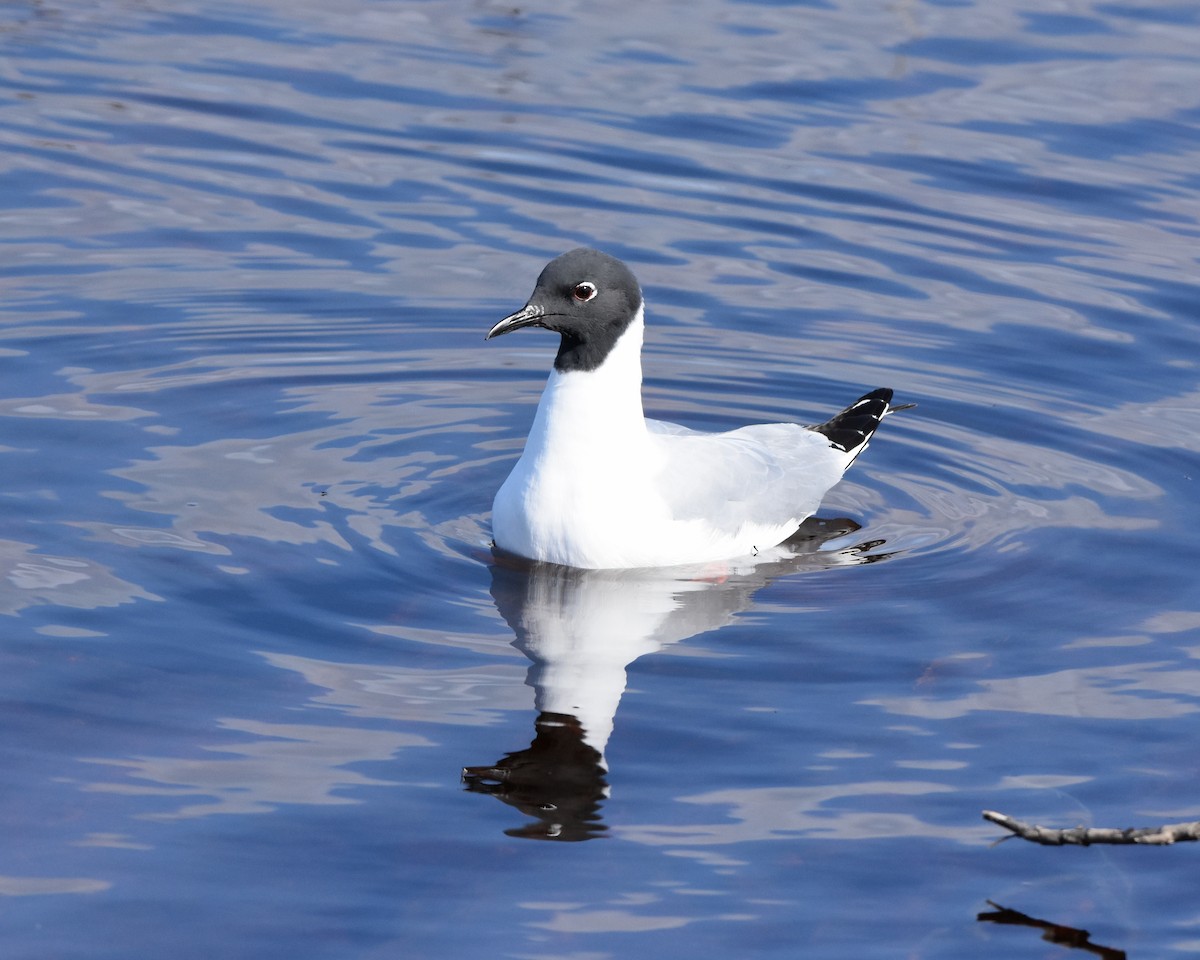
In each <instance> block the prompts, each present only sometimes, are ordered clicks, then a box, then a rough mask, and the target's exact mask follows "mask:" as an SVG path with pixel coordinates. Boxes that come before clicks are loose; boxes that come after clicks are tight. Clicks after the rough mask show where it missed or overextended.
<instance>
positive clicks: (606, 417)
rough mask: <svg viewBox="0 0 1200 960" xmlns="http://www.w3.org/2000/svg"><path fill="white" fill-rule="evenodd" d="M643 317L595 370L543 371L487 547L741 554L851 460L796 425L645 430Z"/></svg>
mask: <svg viewBox="0 0 1200 960" xmlns="http://www.w3.org/2000/svg"><path fill="white" fill-rule="evenodd" d="M643 331H644V323H643V316H642V309H641V308H640V307H639V308H638V310H637V313H636V316H635V317H634V318H633V320H632V322H631V323H630V324H629V326H628V328H627V329H625V331H624V332H623V333H622V334H621V335H620V337H619V338H618V339H617V340H616V342H615V343H614V344H613V346H612V349H611V351H610V352H609V353H608V354H607V356H606V357H605V359H604V361H603V363H601V364H600V365H599V366H598V367H596V368H595V369H593V370H586V371H584V370H570V371H567V372H560V371H559V370H553V371H551V373H550V379H549V381H548V382H547V384H546V389H545V391H544V392H543V394H542V398H541V401H540V402H539V404H538V409H537V414H536V416H535V418H534V422H533V427H532V428H531V430H530V432H529V439H528V440H527V441H526V444H525V450H524V452H523V453H522V455H521V458H520V460H519V461H518V462H517V464H516V466H515V467H514V468H513V471H512V473H511V474H510V475H509V477H508V479H507V480H505V482H504V484H503V485H502V486H501V488H500V490H499V492H498V493H497V494H496V499H495V502H494V504H493V510H492V529H493V533H494V536H495V540H496V544H497V546H499V547H501V548H503V549H505V550H508V551H511V552H513V553H517V554H520V555H521V556H525V557H529V558H532V559H535V560H542V561H547V562H550V563H559V564H564V565H567V566H572V567H583V568H588V569H610V568H622V567H660V566H673V565H676V564H685V563H686V564H691V563H704V562H707V561H712V560H722V559H729V558H732V557H739V556H746V555H750V554H754V553H756V552H758V551H759V550H760V549H765V548H767V547H771V546H774V545H776V544H778V543H780V542H782V541H783V540H785V539H786V538H787V537H788V536H790V535H791V534H792V533H793V532H794V531H795V530H796V528H797V526H799V524H800V522H801V521H802V520H804V519H805V518H806V517H807V516H809V515H811V514H812V512H813V511H814V510H816V508H817V506H818V505H819V503H820V501H821V498H822V497H823V496H824V494H825V492H826V491H827V490H828V489H829V488H830V487H832V486H833V485H834V484H835V483H837V481H838V480H839V479H840V478H841V476H842V474H843V473H844V472H845V470H846V468H847V467H848V466H849V465H850V463H851V462H852V461H853V460H854V458H855V456H857V454H858V453H860V452H861V450H862V449H863V448H864V447H865V446H866V444H865V443H864V444H862V446H861V447H859V448H857V449H855V450H854V451H853V452H852V453H848V452H846V451H845V450H843V449H841V448H839V447H837V446H836V445H833V444H831V443H830V442H829V440H828V438H826V437H824V436H822V435H821V434H819V433H815V432H813V431H812V430H810V429H808V428H806V427H802V426H799V425H798V424H791V423H779V424H762V425H756V426H749V427H743V428H741V429H739V430H734V431H731V432H729V433H721V434H706V433H698V432H696V431H692V430H688V429H686V428H684V427H680V426H676V425H674V424H669V423H663V422H661V421H655V420H646V418H645V416H644V414H643V412H642V396H641V386H642V367H641V348H642V337H643Z"/></svg>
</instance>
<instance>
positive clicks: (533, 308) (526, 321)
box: [483, 303, 546, 340]
mask: <svg viewBox="0 0 1200 960" xmlns="http://www.w3.org/2000/svg"><path fill="white" fill-rule="evenodd" d="M545 315H546V308H545V307H539V306H537V304H533V303H527V304H525V306H523V307H522V308H521V309H520V310H518V311H517V312H516V313H512V314H509V315H508V316H507V317H505V318H504V319H503V320H501V321H500V322H499V323H498V324H496V325H495V326H494V327H492V329H491V330H489V331H488V332H487V336H486V337H484V338H483V339H484V340H491V339H492V337H499V336H503V335H504V334H506V333H512V332H513V331H514V330H520V329H521V328H522V327H540V326H541V325H542V317H544V316H545Z"/></svg>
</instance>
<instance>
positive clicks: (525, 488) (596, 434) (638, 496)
mask: <svg viewBox="0 0 1200 960" xmlns="http://www.w3.org/2000/svg"><path fill="white" fill-rule="evenodd" d="M642 334H643V323H642V314H641V311H640V310H639V311H638V315H637V316H636V317H635V318H634V321H633V322H632V323H631V324H630V325H629V328H628V329H627V330H626V331H625V333H624V334H622V336H621V338H620V339H619V340H618V341H617V343H616V345H615V346H614V347H613V350H612V352H611V353H610V354H609V355H608V357H607V358H606V359H605V361H604V363H603V364H601V366H600V367H598V368H597V369H595V370H591V371H580V370H574V371H570V372H568V373H560V372H558V371H557V370H555V371H552V372H551V374H550V379H549V380H548V381H547V383H546V389H545V391H544V392H543V393H542V399H541V401H540V402H539V403H538V409H537V414H536V416H535V417H534V421H533V427H532V428H531V429H530V432H529V439H528V440H527V441H526V443H525V450H524V452H523V453H522V455H521V459H520V460H519V461H518V462H517V465H516V466H515V467H514V468H513V471H512V473H511V474H509V477H508V479H507V480H505V482H504V484H503V486H501V488H500V490H499V492H498V493H497V494H496V500H495V503H494V504H493V507H492V528H493V533H494V534H495V538H496V543H497V545H498V546H500V547H502V548H504V549H505V550H510V551H512V552H514V553H519V554H521V555H522V556H526V557H532V558H534V559H538V560H546V561H549V562H551V563H562V564H567V565H569V566H575V567H619V566H639V565H643V564H641V563H639V562H637V560H638V558H637V557H635V556H633V554H636V553H638V552H639V547H638V545H639V544H640V543H642V542H643V540H644V539H645V535H646V532H647V529H651V530H653V529H661V528H662V526H663V524H664V523H666V522H667V521H668V520H669V515H668V513H667V510H666V505H665V504H664V503H663V501H662V499H661V498H660V497H658V496H657V495H656V494H655V492H654V478H655V476H656V475H657V474H658V473H659V471H660V469H661V459H660V452H659V449H658V447H657V446H656V444H655V443H654V441H653V438H652V437H651V435H650V433H649V432H648V431H647V429H646V421H645V418H644V416H643V413H642V399H641V381H642V372H641V356H640V355H641V347H642Z"/></svg>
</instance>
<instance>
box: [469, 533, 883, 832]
mask: <svg viewBox="0 0 1200 960" xmlns="http://www.w3.org/2000/svg"><path fill="white" fill-rule="evenodd" d="M856 529H857V524H854V523H853V522H851V521H845V520H841V521H822V520H818V519H812V520H810V521H808V522H806V524H805V526H804V527H803V528H802V534H801V535H800V536H799V537H797V538H795V539H793V540H792V541H789V542H787V543H785V544H783V545H781V546H780V547H779V548H776V549H775V550H773V551H771V552H770V556H767V555H762V556H760V557H759V558H758V560H757V562H754V561H750V562H743V563H740V564H739V563H737V562H732V563H729V562H727V563H719V564H710V565H707V566H704V567H691V568H678V567H677V568H667V569H656V570H576V569H572V568H568V567H559V566H555V565H552V564H531V563H528V562H526V561H519V560H516V559H514V558H506V557H499V558H497V562H496V563H495V564H494V565H493V567H492V597H493V599H494V600H495V601H496V606H497V608H498V609H499V611H500V613H501V615H502V616H503V617H504V619H505V620H506V621H507V623H508V624H509V626H510V627H511V628H512V630H513V633H514V634H515V635H516V641H515V646H516V647H517V649H519V650H520V651H521V652H522V653H524V654H525V655H526V656H527V657H528V658H529V660H530V662H531V666H530V668H529V673H528V677H527V679H526V683H527V684H528V685H529V686H531V687H533V689H534V703H535V707H536V709H537V717H536V719H535V722H534V730H535V738H534V740H533V742H532V743H531V744H530V745H529V747H527V748H525V749H523V750H516V751H513V752H510V753H508V754H507V755H506V756H505V757H503V758H501V759H500V760H498V761H496V762H495V763H494V764H484V765H477V766H469V767H466V768H465V769H464V772H463V776H464V781H465V782H466V784H467V788H468V789H469V790H471V791H472V792H477V793H485V794H489V795H491V796H495V797H497V798H498V799H500V800H502V801H504V802H505V803H507V804H509V805H511V806H514V807H516V808H517V809H519V810H521V811H522V812H524V813H526V814H527V815H529V816H531V817H533V818H534V820H533V821H532V822H530V823H527V824H526V825H524V826H522V827H519V828H513V829H510V830H507V831H505V832H506V833H508V834H509V835H512V836H519V837H527V838H532V839H544V840H585V839H591V838H593V837H596V836H599V835H600V834H601V832H602V831H604V830H605V829H606V827H605V826H604V824H603V823H602V822H601V818H600V812H599V809H600V803H601V801H602V800H603V799H604V798H605V797H606V796H607V795H608V781H607V776H608V773H609V766H608V762H607V760H606V759H605V755H604V752H605V747H606V746H607V744H608V740H609V737H610V735H611V734H612V731H613V725H614V723H615V718H616V714H617V708H618V706H619V704H620V701H621V697H622V695H623V694H624V692H625V686H626V670H627V668H628V666H629V664H630V663H632V662H633V661H634V660H636V659H638V658H639V657H642V656H645V655H647V654H650V653H655V652H657V651H659V650H661V649H662V648H663V647H665V646H668V645H670V644H674V643H678V642H680V641H683V640H686V639H688V638H690V637H694V636H696V635H698V634H701V633H705V632H708V631H710V630H715V629H718V628H720V627H722V626H725V625H726V624H728V623H730V622H731V621H732V620H733V619H734V617H735V616H736V615H737V614H739V613H741V612H742V611H745V610H748V609H750V607H751V606H752V604H753V599H754V595H755V593H756V592H757V591H758V590H759V589H761V588H762V587H763V586H765V585H766V584H767V583H769V582H770V581H771V580H773V579H774V578H776V577H779V576H782V575H785V574H789V573H795V572H798V571H801V570H804V569H809V570H813V569H820V568H823V567H829V566H838V565H843V564H860V563H867V562H871V561H873V560H879V559H883V558H884V557H885V556H886V554H869V553H867V551H868V550H870V549H873V548H875V547H878V546H879V544H878V543H877V542H872V543H861V544H857V545H854V546H842V547H841V548H840V549H825V550H823V549H821V547H822V546H823V545H824V544H827V543H830V542H831V541H833V540H835V539H838V538H842V537H845V536H846V535H847V534H849V533H852V532H853V531H855V530H856Z"/></svg>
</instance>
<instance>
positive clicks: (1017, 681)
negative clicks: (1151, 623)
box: [861, 661, 1200, 720]
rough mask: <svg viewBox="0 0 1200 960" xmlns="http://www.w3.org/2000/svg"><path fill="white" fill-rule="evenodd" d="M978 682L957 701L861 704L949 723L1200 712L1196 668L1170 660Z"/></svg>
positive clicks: (906, 700) (916, 699)
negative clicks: (974, 716)
mask: <svg viewBox="0 0 1200 960" xmlns="http://www.w3.org/2000/svg"><path fill="white" fill-rule="evenodd" d="M978 684H979V687H980V689H979V691H978V692H976V693H969V694H966V695H965V696H961V697H947V698H937V697H885V698H880V699H877V700H863V701H861V702H862V703H864V704H868V705H871V706H877V707H882V708H883V709H884V710H886V711H888V712H889V713H894V714H898V715H900V716H905V717H923V718H924V719H927V720H948V719H951V718H953V717H961V716H964V715H966V714H968V713H971V712H972V711H977V710H998V711H1010V712H1015V713H1028V714H1034V715H1041V716H1053V717H1092V718H1097V719H1105V720H1147V719H1153V718H1168V717H1180V716H1185V715H1186V714H1189V713H1195V712H1197V711H1198V710H1200V703H1198V702H1197V698H1200V670H1181V669H1180V668H1179V664H1177V663H1175V662H1168V661H1160V662H1154V663H1129V664H1122V665H1120V666H1115V667H1080V668H1078V669H1072V670H1058V671H1055V672H1054V673H1047V674H1041V675H1038V676H1031V677H1006V678H1003V679H999V680H980V681H978ZM1146 694H1150V696H1147V695H1146ZM1171 694H1182V695H1183V697H1186V699H1184V698H1182V697H1180V696H1171Z"/></svg>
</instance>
